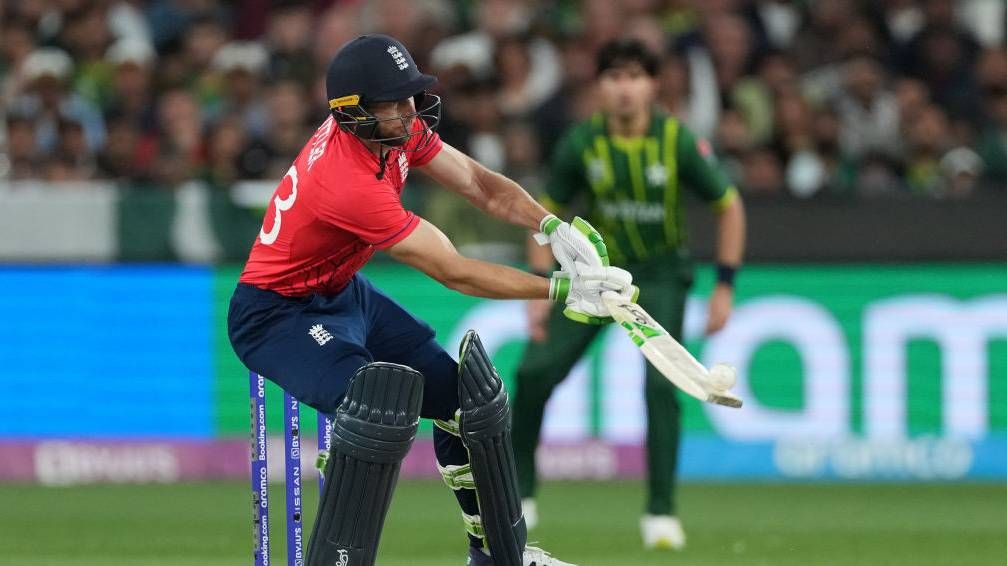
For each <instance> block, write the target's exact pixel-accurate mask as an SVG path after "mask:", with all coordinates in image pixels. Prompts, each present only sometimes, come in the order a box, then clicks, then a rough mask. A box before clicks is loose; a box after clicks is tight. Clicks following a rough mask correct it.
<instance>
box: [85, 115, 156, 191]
mask: <svg viewBox="0 0 1007 566" xmlns="http://www.w3.org/2000/svg"><path fill="white" fill-rule="evenodd" d="M107 125H108V140H107V141H106V143H105V147H104V148H103V149H102V151H101V153H99V154H98V158H97V176H99V177H102V178H105V179H113V180H122V181H141V180H144V173H145V171H144V170H143V169H142V161H141V159H142V156H141V146H140V141H141V140H140V131H139V130H138V129H137V128H136V126H135V123H134V121H133V120H132V119H130V118H129V117H126V116H125V115H123V116H112V117H110V119H109V120H108V124H107Z"/></svg>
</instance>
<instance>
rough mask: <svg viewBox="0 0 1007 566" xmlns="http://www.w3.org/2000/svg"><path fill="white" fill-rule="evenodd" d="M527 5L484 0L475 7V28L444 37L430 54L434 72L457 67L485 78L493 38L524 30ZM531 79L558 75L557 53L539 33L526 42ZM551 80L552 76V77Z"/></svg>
mask: <svg viewBox="0 0 1007 566" xmlns="http://www.w3.org/2000/svg"><path fill="white" fill-rule="evenodd" d="M531 17H532V13H531V9H530V7H529V6H528V4H527V3H526V2H521V1H514V0H485V1H484V2H480V3H478V5H477V7H476V22H477V27H476V29H475V30H473V31H470V32H468V33H464V34H461V35H456V36H453V37H448V38H446V39H445V40H444V41H442V42H440V43H439V44H438V45H437V46H436V47H434V49H433V51H432V52H431V54H430V62H431V65H432V67H433V71H434V72H435V73H440V72H441V71H447V72H448V73H453V74H457V73H458V72H459V69H455V68H456V67H458V68H460V70H461V71H462V72H464V73H465V74H467V75H468V77H471V78H474V79H479V80H483V79H487V78H490V77H492V76H493V74H494V68H493V55H494V52H495V42H496V41H498V40H501V39H503V38H506V37H513V36H517V35H521V34H525V33H527V32H528V30H529V26H530V25H531ZM528 50H529V54H530V57H529V59H530V61H531V76H532V77H533V79H532V80H533V81H535V82H536V83H537V82H540V81H544V80H547V79H543V78H540V77H559V76H560V75H561V71H560V69H559V57H558V55H557V53H556V49H555V48H554V47H553V46H552V44H551V43H549V42H548V41H546V40H545V39H542V38H540V37H535V38H533V39H532V40H531V41H530V42H529V45H528ZM552 80H554V79H552Z"/></svg>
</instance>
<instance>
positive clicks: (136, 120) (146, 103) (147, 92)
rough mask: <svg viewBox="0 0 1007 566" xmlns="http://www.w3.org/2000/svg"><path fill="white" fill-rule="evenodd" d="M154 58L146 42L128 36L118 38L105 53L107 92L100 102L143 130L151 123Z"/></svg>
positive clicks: (114, 113)
mask: <svg viewBox="0 0 1007 566" xmlns="http://www.w3.org/2000/svg"><path fill="white" fill-rule="evenodd" d="M154 57H155V54H154V51H153V49H151V48H150V46H149V45H148V44H146V43H144V42H143V41H139V40H136V39H132V38H128V39H120V40H119V41H117V42H116V43H114V44H113V45H112V46H111V47H109V49H108V52H107V53H106V54H105V58H106V60H107V61H108V62H109V63H110V64H111V65H112V78H111V92H110V93H109V95H108V97H107V98H106V100H105V101H104V102H105V112H106V114H107V115H108V114H113V115H116V116H118V117H120V118H122V119H123V120H126V121H128V122H129V123H130V124H131V125H132V126H133V127H135V128H139V129H141V130H143V131H148V130H150V129H151V128H153V126H154V92H153V90H152V84H151V82H152V78H151V74H152V71H153V65H154V63H155V61H154Z"/></svg>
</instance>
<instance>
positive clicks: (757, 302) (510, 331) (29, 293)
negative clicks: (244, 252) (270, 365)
mask: <svg viewBox="0 0 1007 566" xmlns="http://www.w3.org/2000/svg"><path fill="white" fill-rule="evenodd" d="M709 272H710V270H709V268H704V267H700V268H698V269H697V284H696V286H695V289H694V291H695V292H694V294H693V296H692V297H691V298H690V301H689V304H688V308H687V315H686V324H685V326H686V328H685V337H686V344H687V346H688V347H689V348H690V349H691V350H692V352H693V353H694V354H695V355H696V356H697V358H698V359H700V361H702V362H703V363H704V364H706V365H707V366H711V365H713V364H715V363H718V362H726V363H730V364H732V365H734V366H735V367H736V368H737V369H738V385H737V387H736V389H735V390H736V392H737V393H738V394H739V395H740V396H741V397H742V398H743V399H744V402H745V406H744V408H742V409H741V410H733V409H727V408H722V407H717V406H714V405H708V404H701V403H699V402H696V401H694V400H692V399H691V398H686V397H685V396H684V395H682V396H681V397H682V399H683V403H684V406H685V417H684V429H685V437H684V442H683V445H682V458H681V459H680V462H681V464H680V465H681V467H682V475H683V476H684V477H685V478H686V479H694V480H725V481H728V480H732V479H765V480H774V481H782V480H801V481H821V480H834V481H860V480H864V481H878V480H880V481H885V480H900V481H904V480H927V481H933V480H938V481H940V480H960V479H975V480H983V479H997V480H1002V479H1004V478H1007V267H1003V266H994V265H949V264H920V265H828V266H814V265H801V266H792V265H787V266H784V265H761V266H749V267H747V268H745V270H744V271H743V272H742V274H741V276H740V278H739V281H738V287H737V301H736V305H735V309H734V312H733V314H732V318H731V320H730V323H729V324H728V326H727V327H726V328H725V329H724V330H723V331H721V332H720V333H718V334H716V335H714V336H711V337H704V336H702V328H703V325H704V322H705V307H706V306H705V296H706V295H707V294H708V292H709V289H710V287H711V285H712V280H711V274H710V273H709ZM366 274H367V276H368V277H370V278H371V279H372V280H373V281H374V283H375V284H376V285H377V286H378V287H379V288H381V289H383V290H385V291H386V292H387V293H388V294H389V295H391V296H392V297H394V298H395V299H397V300H398V301H400V302H401V303H402V304H403V305H404V306H405V307H406V308H407V309H409V310H410V311H412V312H413V313H414V314H416V315H417V316H419V317H420V318H423V319H424V320H426V321H427V322H429V323H430V324H431V325H432V326H434V328H435V329H436V330H437V332H438V337H439V339H440V340H441V341H442V343H443V344H444V346H445V348H446V349H447V350H448V351H449V352H455V351H456V350H457V345H458V343H459V341H460V339H461V336H462V335H463V333H464V332H465V331H466V330H467V329H469V328H474V329H476V330H478V331H479V333H480V335H481V336H482V338H483V341H484V343H485V345H486V347H487V350H488V351H489V352H490V353H491V354H492V355H493V358H494V361H495V363H496V365H497V368H498V370H499V372H500V374H501V376H502V377H503V378H504V380H505V381H506V382H508V383H510V379H511V377H512V375H513V372H514V370H515V369H516V366H517V364H518V361H519V359H520V356H521V353H522V350H523V347H524V341H525V319H524V307H523V304H522V303H520V302H495V301H481V300H478V299H472V298H469V297H464V296H462V295H459V294H457V293H454V292H452V291H449V290H447V289H445V288H443V287H441V286H440V285H439V284H437V283H436V282H434V281H432V280H430V279H428V278H426V277H425V276H424V275H422V274H420V273H417V272H415V271H412V270H410V269H408V268H404V267H400V266H396V265H376V266H372V267H371V268H369V269H368V270H366ZM236 278H237V271H236V270H235V269H233V268H208V267H181V266H169V265H164V266H157V265H152V266H107V267H53V266H47V267H33V266H25V267H9V266H8V267H4V268H0V286H2V288H4V289H6V290H7V292H5V293H3V294H2V296H0V309H2V312H4V314H5V317H4V319H5V320H4V324H3V325H2V327H0V359H2V360H3V362H2V367H0V479H18V480H26V481H39V482H43V483H54V484H61V483H80V482H97V481H177V480H183V479H197V478H206V477H245V475H246V474H247V473H248V472H247V467H248V459H247V450H248V435H249V428H248V427H249V376H248V372H247V370H245V369H244V368H243V367H242V366H241V364H240V362H238V361H237V360H236V359H235V357H234V355H233V353H232V352H231V350H230V346H229V344H228V341H227V336H226V329H225V317H226V310H227V300H228V298H229V296H230V292H231V290H232V289H233V287H234V283H235V280H236ZM645 363H646V362H645V360H644V359H643V358H642V357H641V356H640V354H639V352H638V351H637V349H636V347H635V346H634V345H633V343H632V342H631V341H630V340H629V339H628V338H627V337H626V336H625V335H624V334H622V333H621V332H619V331H618V329H616V328H610V329H609V330H608V331H606V332H605V333H603V334H602V335H601V336H600V337H599V338H598V340H597V341H596V343H595V344H594V345H593V346H592V348H591V349H590V351H589V353H588V355H586V356H585V358H584V359H583V360H582V361H581V362H580V363H579V364H578V365H577V366H576V367H575V368H574V369H573V371H572V372H571V374H570V376H569V377H568V378H567V380H566V381H565V382H564V383H563V384H562V385H561V386H560V387H559V388H558V389H557V390H556V392H555V393H554V395H553V397H552V400H551V401H550V404H549V406H548V409H547V414H546V418H545V424H544V431H543V435H544V438H545V441H546V446H545V448H543V449H542V450H541V451H540V455H541V457H540V459H539V465H540V467H541V468H542V470H543V472H544V473H545V474H546V475H548V476H551V477H564V478H585V479H592V478H611V477H619V476H628V477H632V476H639V475H641V474H642V473H643V470H644V468H645V460H644V453H643V450H642V446H641V444H642V441H643V439H644V435H645V424H644V423H645V421H644V406H643V372H644V368H645V365H644V364H645ZM267 400H268V402H269V410H268V412H269V418H268V421H269V428H270V432H271V435H274V436H276V437H277V438H274V440H277V439H278V436H279V435H280V434H281V431H282V422H281V419H282V407H281V395H280V392H279V391H278V390H277V389H276V388H275V387H272V386H271V387H270V388H267ZM302 415H303V419H304V420H303V422H302V430H303V431H304V433H305V434H306V435H309V436H310V434H311V433H310V432H308V431H313V430H315V428H314V423H315V420H314V414H313V411H311V410H310V409H307V408H305V409H304V410H303V411H302ZM429 430H430V426H429V423H426V422H425V423H424V428H423V431H424V432H423V436H424V438H421V439H420V440H419V441H418V442H417V443H416V446H415V447H414V449H413V452H414V453H415V454H414V455H412V460H411V462H410V461H407V463H406V464H405V465H404V468H403V473H404V474H405V475H425V476H432V475H433V474H436V468H435V467H434V465H433V460H432V455H431V454H432V449H431V447H430V442H429ZM313 444H314V443H313V442H308V441H306V442H305V443H304V446H305V448H307V447H309V446H312V445H313ZM428 458H429V461H427V459H428Z"/></svg>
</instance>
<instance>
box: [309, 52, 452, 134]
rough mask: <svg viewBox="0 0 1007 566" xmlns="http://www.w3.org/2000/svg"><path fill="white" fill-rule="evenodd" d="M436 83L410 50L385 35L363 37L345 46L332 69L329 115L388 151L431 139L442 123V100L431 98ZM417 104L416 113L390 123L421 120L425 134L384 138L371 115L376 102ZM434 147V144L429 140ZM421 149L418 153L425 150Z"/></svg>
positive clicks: (327, 78) (328, 85) (328, 88)
mask: <svg viewBox="0 0 1007 566" xmlns="http://www.w3.org/2000/svg"><path fill="white" fill-rule="evenodd" d="M436 83H437V78H436V77H434V76H432V75H427V74H424V73H421V72H420V70H419V68H418V67H417V66H416V62H415V61H413V57H412V55H410V54H409V50H408V49H406V47H405V45H402V43H401V42H400V41H399V40H397V39H395V38H394V37H390V36H387V35H383V34H371V35H362V36H360V37H358V38H356V39H353V40H352V41H350V42H348V43H347V44H345V45H343V46H342V47H341V48H340V49H339V52H338V53H337V54H336V56H335V57H334V58H333V59H332V62H331V63H330V64H329V69H328V72H327V73H326V76H325V88H326V93H327V95H328V99H329V110H330V111H331V112H332V115H333V116H334V117H335V119H336V122H337V123H339V125H340V127H342V128H343V129H344V130H347V131H349V132H351V133H353V134H354V135H356V136H357V137H359V138H361V139H364V140H368V141H375V142H381V143H385V144H388V145H396V146H398V145H402V144H404V143H405V142H406V141H407V140H408V139H409V138H411V137H413V136H415V135H425V136H426V137H427V138H432V134H433V131H434V129H435V128H436V127H437V124H438V122H440V97H438V96H436V95H432V94H428V93H427V89H429V88H431V87H432V86H434V85H435V84H436ZM410 97H413V98H415V104H416V112H415V113H414V114H408V115H401V116H397V117H395V118H390V119H385V120H386V121H387V120H404V119H407V118H411V117H414V116H415V117H420V118H422V119H423V121H424V122H425V123H426V125H427V128H426V130H425V131H420V132H415V133H409V134H407V135H405V136H396V137H389V138H381V137H379V136H378V123H379V122H380V121H382V120H378V119H377V118H376V117H375V116H374V115H372V114H371V113H370V112H368V111H367V105H368V104H370V103H373V102H395V101H399V100H403V99H406V98H410ZM427 143H429V140H427ZM425 145H426V143H422V141H421V143H420V144H419V145H418V146H417V147H416V149H421V148H422V147H424V146H425Z"/></svg>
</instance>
